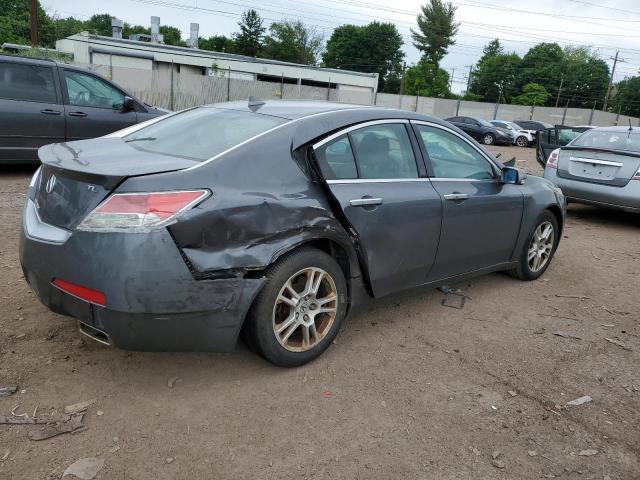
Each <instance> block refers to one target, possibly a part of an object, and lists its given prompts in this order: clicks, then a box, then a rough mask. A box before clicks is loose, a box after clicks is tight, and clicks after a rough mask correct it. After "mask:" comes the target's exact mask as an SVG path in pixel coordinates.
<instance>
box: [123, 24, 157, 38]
mask: <svg viewBox="0 0 640 480" xmlns="http://www.w3.org/2000/svg"><path fill="white" fill-rule="evenodd" d="M135 34H144V35H151V28H150V27H145V26H144V25H129V24H128V23H127V22H124V25H123V26H122V38H129V37H130V36H131V35H135Z"/></svg>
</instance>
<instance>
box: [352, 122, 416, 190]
mask: <svg viewBox="0 0 640 480" xmlns="http://www.w3.org/2000/svg"><path fill="white" fill-rule="evenodd" d="M351 140H352V147H353V150H354V152H355V157H356V160H357V162H358V169H359V172H360V178H364V179H384V178H417V177H418V167H417V165H416V160H415V157H414V155H413V148H412V146H411V141H410V140H409V134H408V133H407V129H406V128H405V126H404V124H402V123H382V124H378V125H370V126H367V127H362V128H359V129H358V130H355V131H353V132H351Z"/></svg>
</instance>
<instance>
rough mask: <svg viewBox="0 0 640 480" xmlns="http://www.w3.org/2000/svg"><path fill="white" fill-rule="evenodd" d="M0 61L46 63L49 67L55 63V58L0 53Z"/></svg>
mask: <svg viewBox="0 0 640 480" xmlns="http://www.w3.org/2000/svg"><path fill="white" fill-rule="evenodd" d="M0 62H13V63H28V64H31V65H46V66H48V67H50V66H51V65H52V64H54V65H55V64H57V63H58V62H56V61H55V60H52V59H49V58H30V57H20V56H18V55H0Z"/></svg>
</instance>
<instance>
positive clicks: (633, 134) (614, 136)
mask: <svg viewBox="0 0 640 480" xmlns="http://www.w3.org/2000/svg"><path fill="white" fill-rule="evenodd" d="M571 146H576V147H595V148H608V149H612V150H625V151H628V152H640V130H598V129H596V130H588V131H586V132H584V133H583V134H582V135H580V136H579V137H578V138H576V139H575V140H574V141H573V142H571Z"/></svg>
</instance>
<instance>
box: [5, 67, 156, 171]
mask: <svg viewBox="0 0 640 480" xmlns="http://www.w3.org/2000/svg"><path fill="white" fill-rule="evenodd" d="M165 113H167V110H163V109H160V108H155V107H150V106H148V105H145V104H144V103H143V102H141V101H140V100H137V99H135V98H134V97H133V96H132V95H130V94H128V93H127V92H126V91H125V90H123V89H122V88H120V87H118V86H117V85H115V84H114V83H113V82H110V81H109V80H106V79H105V78H103V77H101V76H100V75H98V74H96V73H94V72H91V71H89V70H86V69H82V68H79V67H76V66H72V65H67V64H64V63H58V62H54V61H52V60H36V59H31V58H22V57H12V56H5V55H0V163H29V162H37V161H38V154H37V151H38V148H40V147H41V146H43V145H46V144H48V143H57V142H65V141H67V140H80V139H84V138H93V137H99V136H102V135H106V134H108V133H111V132H114V131H116V130H120V129H122V128H125V127H128V126H129V125H133V124H135V123H139V122H143V121H145V120H149V119H151V118H153V117H157V116H158V115H164V114H165Z"/></svg>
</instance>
